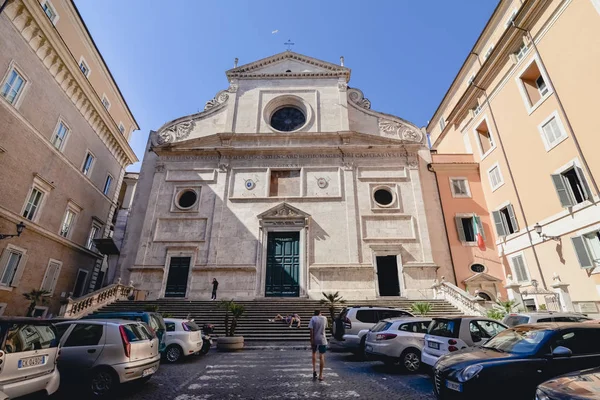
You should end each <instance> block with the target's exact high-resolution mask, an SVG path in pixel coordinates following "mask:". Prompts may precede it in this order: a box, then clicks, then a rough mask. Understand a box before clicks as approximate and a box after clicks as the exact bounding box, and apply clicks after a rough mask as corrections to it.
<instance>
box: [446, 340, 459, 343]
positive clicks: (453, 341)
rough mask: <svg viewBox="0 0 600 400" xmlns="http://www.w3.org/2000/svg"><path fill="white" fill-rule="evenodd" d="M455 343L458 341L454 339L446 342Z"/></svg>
mask: <svg viewBox="0 0 600 400" xmlns="http://www.w3.org/2000/svg"><path fill="white" fill-rule="evenodd" d="M456 343H458V342H457V341H456V340H454V339H450V340H448V344H456Z"/></svg>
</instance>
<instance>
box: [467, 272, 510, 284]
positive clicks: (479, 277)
mask: <svg viewBox="0 0 600 400" xmlns="http://www.w3.org/2000/svg"><path fill="white" fill-rule="evenodd" d="M463 282H464V283H476V282H502V279H498V278H496V277H495V276H492V275H490V274H486V273H485V272H480V273H478V274H475V275H473V276H470V277H468V278H467V279H465V280H464V281H463Z"/></svg>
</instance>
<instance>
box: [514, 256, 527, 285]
mask: <svg viewBox="0 0 600 400" xmlns="http://www.w3.org/2000/svg"><path fill="white" fill-rule="evenodd" d="M511 264H512V272H513V278H514V279H515V280H516V281H517V282H528V281H529V271H527V266H526V265H525V259H524V258H523V255H522V254H519V255H518V256H514V257H512V258H511Z"/></svg>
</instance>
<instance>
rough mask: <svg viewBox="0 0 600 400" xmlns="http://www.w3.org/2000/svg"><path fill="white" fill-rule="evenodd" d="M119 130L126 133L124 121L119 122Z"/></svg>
mask: <svg viewBox="0 0 600 400" xmlns="http://www.w3.org/2000/svg"><path fill="white" fill-rule="evenodd" d="M119 131H120V132H121V133H122V134H125V126H124V125H123V123H122V122H119Z"/></svg>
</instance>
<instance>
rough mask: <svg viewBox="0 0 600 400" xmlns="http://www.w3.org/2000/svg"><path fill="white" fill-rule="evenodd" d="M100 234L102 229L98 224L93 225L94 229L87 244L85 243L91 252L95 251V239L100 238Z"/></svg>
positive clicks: (91, 230)
mask: <svg viewBox="0 0 600 400" xmlns="http://www.w3.org/2000/svg"><path fill="white" fill-rule="evenodd" d="M98 232H100V227H99V226H98V225H96V224H93V225H92V228H91V229H90V234H89V235H88V238H87V242H86V243H85V247H86V248H88V249H89V250H95V248H96V246H95V245H94V239H96V236H98Z"/></svg>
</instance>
